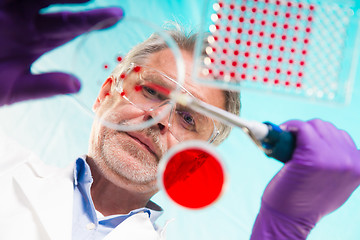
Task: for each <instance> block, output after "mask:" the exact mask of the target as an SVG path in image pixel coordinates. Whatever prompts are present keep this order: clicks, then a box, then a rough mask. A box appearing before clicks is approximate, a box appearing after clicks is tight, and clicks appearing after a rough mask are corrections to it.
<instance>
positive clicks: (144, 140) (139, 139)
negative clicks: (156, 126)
mask: <svg viewBox="0 0 360 240" xmlns="http://www.w3.org/2000/svg"><path fill="white" fill-rule="evenodd" d="M125 134H126V135H128V136H129V137H131V138H132V139H133V140H134V141H136V142H137V143H139V144H140V145H142V146H143V147H144V148H145V149H146V150H147V151H148V152H150V153H151V154H152V155H154V156H155V157H156V159H157V160H159V157H158V155H157V154H156V152H155V149H154V148H155V147H154V146H153V144H152V143H151V142H150V140H149V139H147V138H144V137H142V136H140V135H139V134H136V133H130V134H129V133H125Z"/></svg>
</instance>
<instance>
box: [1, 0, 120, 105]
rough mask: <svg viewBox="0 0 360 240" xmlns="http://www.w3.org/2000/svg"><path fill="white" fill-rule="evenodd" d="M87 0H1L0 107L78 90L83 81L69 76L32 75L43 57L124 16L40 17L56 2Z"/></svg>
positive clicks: (112, 11)
mask: <svg viewBox="0 0 360 240" xmlns="http://www.w3.org/2000/svg"><path fill="white" fill-rule="evenodd" d="M87 1H88V0H31V1H30V0H0V23H1V24H0V36H1V38H0V106H2V105H4V104H11V103H14V102H18V101H23V100H28V99H35V98H42V97H48V96H52V95H55V94H64V93H74V92H77V91H79V89H80V82H79V81H78V80H77V79H76V78H75V77H74V76H71V75H69V74H65V73H59V72H57V73H45V74H40V75H32V74H31V73H30V66H31V64H32V63H33V62H34V61H35V60H36V59H37V58H39V57H40V56H41V55H42V54H44V53H45V52H47V51H50V50H52V49H54V48H56V47H58V46H60V45H62V44H64V43H66V42H68V41H70V40H71V39H73V38H75V37H76V36H78V35H80V34H82V33H84V32H86V31H88V30H90V29H91V27H93V26H94V24H96V23H98V22H101V21H103V20H105V19H109V18H111V19H113V20H112V21H107V23H108V24H107V26H104V28H105V27H109V26H110V25H113V24H115V23H116V22H117V21H118V20H119V19H121V18H122V17H123V10H122V9H121V8H106V9H96V10H91V11H86V12H81V13H71V12H59V13H48V14H39V10H40V9H41V8H44V7H47V6H49V5H50V4H53V3H83V2H87Z"/></svg>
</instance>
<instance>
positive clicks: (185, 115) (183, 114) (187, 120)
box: [177, 111, 195, 126]
mask: <svg viewBox="0 0 360 240" xmlns="http://www.w3.org/2000/svg"><path fill="white" fill-rule="evenodd" d="M177 113H178V114H179V115H180V116H181V119H182V121H183V122H184V123H185V124H187V125H190V126H195V119H194V118H193V116H192V115H191V114H190V113H188V112H183V111H178V112H177Z"/></svg>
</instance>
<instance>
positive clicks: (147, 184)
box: [89, 49, 225, 194]
mask: <svg viewBox="0 0 360 240" xmlns="http://www.w3.org/2000/svg"><path fill="white" fill-rule="evenodd" d="M182 54H183V58H184V62H185V67H186V76H185V84H184V87H185V88H186V89H187V90H188V91H190V92H191V93H192V94H193V95H194V96H196V97H198V98H200V99H201V100H203V101H205V102H207V103H210V104H212V105H214V106H216V107H220V108H223V109H224V106H225V99H224V94H223V92H222V91H221V90H219V89H214V88H209V87H204V86H201V85H198V84H195V83H193V82H191V79H190V76H191V69H192V64H193V59H192V54H191V53H188V52H186V51H182ZM146 66H148V67H151V68H153V69H157V70H159V71H161V72H163V73H165V74H166V75H168V76H169V77H171V78H173V79H176V76H177V68H176V60H175V58H174V57H173V55H172V52H171V50H170V49H164V50H161V51H159V52H156V53H153V54H152V55H150V57H149V58H148V59H147V61H146ZM111 84H114V83H112V82H111V81H110V82H108V83H105V84H104V86H103V89H102V91H101V92H100V94H99V99H100V101H98V102H97V103H95V105H94V109H95V111H96V113H97V114H98V115H99V116H101V117H103V118H105V119H107V120H109V121H111V122H116V123H121V122H126V121H132V120H134V119H137V121H145V120H146V119H148V118H149V117H154V116H151V114H156V112H154V113H149V114H148V115H146V114H145V115H144V112H143V111H142V110H140V109H138V108H136V107H135V106H133V105H131V104H129V103H128V102H127V101H125V100H124V99H123V98H122V97H121V96H120V93H118V92H116V91H107V90H106V88H109V85H111ZM167 121H168V117H165V118H163V120H159V122H158V123H157V124H155V125H153V126H152V127H150V128H147V129H145V130H142V131H136V132H120V131H116V130H114V129H110V128H107V127H105V126H104V125H102V124H101V123H99V122H98V121H95V122H94V124H93V129H92V133H91V138H90V147H89V156H90V157H92V158H93V159H94V160H95V163H96V165H97V167H98V168H99V169H100V170H101V172H102V174H103V176H105V177H106V178H108V180H110V181H111V182H113V183H114V184H117V185H118V186H120V187H127V188H129V189H131V190H133V191H141V192H149V193H152V194H154V193H155V192H156V191H157V185H156V175H157V166H158V163H159V161H160V159H161V157H162V156H163V154H164V153H165V152H166V151H167V150H168V149H170V148H171V147H172V146H174V145H175V144H177V143H178V140H177V139H176V138H175V137H174V136H173V135H172V133H171V132H170V131H169V129H168V124H167Z"/></svg>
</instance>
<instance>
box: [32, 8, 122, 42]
mask: <svg viewBox="0 0 360 240" xmlns="http://www.w3.org/2000/svg"><path fill="white" fill-rule="evenodd" d="M123 16H124V11H123V10H122V9H121V8H118V7H112V8H104V9H94V10H90V11H85V12H77V13H73V12H58V13H48V14H42V15H39V16H38V17H37V19H36V22H35V24H36V27H37V29H38V31H39V33H40V34H41V35H42V36H43V37H45V38H49V39H54V38H62V39H68V40H70V39H72V38H74V37H76V36H78V35H80V34H83V33H85V32H87V31H89V30H91V29H92V28H93V27H94V26H98V24H99V29H104V28H107V27H110V26H112V25H114V24H115V23H117V22H118V21H119V20H120V19H122V18H123Z"/></svg>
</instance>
